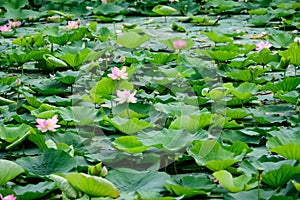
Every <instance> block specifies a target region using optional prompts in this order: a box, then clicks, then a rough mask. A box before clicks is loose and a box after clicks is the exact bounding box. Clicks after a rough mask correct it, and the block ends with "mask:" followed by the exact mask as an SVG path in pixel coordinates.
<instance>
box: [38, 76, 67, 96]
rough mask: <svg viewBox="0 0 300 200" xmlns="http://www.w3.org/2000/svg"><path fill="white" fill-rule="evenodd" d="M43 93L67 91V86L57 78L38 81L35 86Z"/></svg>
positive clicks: (55, 93)
mask: <svg viewBox="0 0 300 200" xmlns="http://www.w3.org/2000/svg"><path fill="white" fill-rule="evenodd" d="M33 89H34V90H37V91H38V92H39V93H40V94H42V95H51V94H54V95H57V94H62V93H65V92H66V89H67V86H66V85H64V84H62V83H61V82H59V81H57V80H50V79H48V80H45V81H42V82H40V83H36V84H35V85H34V87H33Z"/></svg>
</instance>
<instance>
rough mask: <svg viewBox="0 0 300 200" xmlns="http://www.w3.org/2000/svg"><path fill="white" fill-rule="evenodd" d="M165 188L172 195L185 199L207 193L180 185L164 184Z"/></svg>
mask: <svg viewBox="0 0 300 200" xmlns="http://www.w3.org/2000/svg"><path fill="white" fill-rule="evenodd" d="M165 187H166V189H167V190H168V191H169V192H171V193H172V194H176V195H177V196H183V197H185V198H191V197H194V196H198V195H207V192H206V191H204V190H201V189H196V188H195V189H193V188H186V187H183V186H181V185H174V184H166V185H165Z"/></svg>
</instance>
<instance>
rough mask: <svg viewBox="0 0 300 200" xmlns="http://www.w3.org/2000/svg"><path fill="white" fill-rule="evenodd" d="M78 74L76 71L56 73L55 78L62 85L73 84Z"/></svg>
mask: <svg viewBox="0 0 300 200" xmlns="http://www.w3.org/2000/svg"><path fill="white" fill-rule="evenodd" d="M79 75H80V72H78V71H72V70H68V71H64V72H56V73H55V78H57V80H59V81H60V82H62V83H65V84H73V83H74V82H75V81H76V80H77V79H78V78H79Z"/></svg>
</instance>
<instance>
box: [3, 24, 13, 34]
mask: <svg viewBox="0 0 300 200" xmlns="http://www.w3.org/2000/svg"><path fill="white" fill-rule="evenodd" d="M0 31H1V32H2V33H5V32H11V31H12V29H11V26H10V25H3V26H0Z"/></svg>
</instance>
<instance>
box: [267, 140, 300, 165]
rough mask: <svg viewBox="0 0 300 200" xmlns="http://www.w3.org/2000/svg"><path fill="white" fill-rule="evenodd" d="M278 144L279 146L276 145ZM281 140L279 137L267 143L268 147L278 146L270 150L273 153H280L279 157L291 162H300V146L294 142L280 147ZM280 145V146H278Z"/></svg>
mask: <svg viewBox="0 0 300 200" xmlns="http://www.w3.org/2000/svg"><path fill="white" fill-rule="evenodd" d="M276 143H277V144H276ZM278 143H280V140H279V138H278V137H274V138H271V139H270V140H268V142H267V146H276V147H273V148H270V150H271V152H274V153H278V154H279V155H281V156H283V157H285V158H287V159H290V160H300V145H299V144H296V143H294V142H290V143H287V144H284V145H278ZM277 145H278V146H277Z"/></svg>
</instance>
